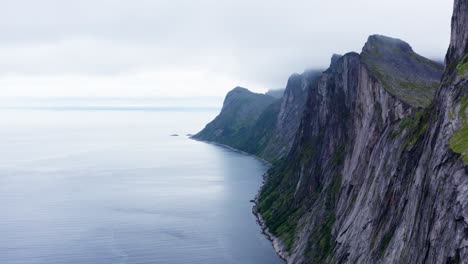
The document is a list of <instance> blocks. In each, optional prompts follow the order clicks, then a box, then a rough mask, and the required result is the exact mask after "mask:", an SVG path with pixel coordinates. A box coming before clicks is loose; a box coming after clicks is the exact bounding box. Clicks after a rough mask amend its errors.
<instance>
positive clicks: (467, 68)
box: [457, 54, 468, 77]
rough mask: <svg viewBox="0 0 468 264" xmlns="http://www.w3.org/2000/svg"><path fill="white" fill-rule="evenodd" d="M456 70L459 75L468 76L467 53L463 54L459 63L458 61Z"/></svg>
mask: <svg viewBox="0 0 468 264" xmlns="http://www.w3.org/2000/svg"><path fill="white" fill-rule="evenodd" d="M457 71H458V75H460V77H468V54H465V56H464V57H463V58H462V60H461V61H460V63H458V65H457Z"/></svg>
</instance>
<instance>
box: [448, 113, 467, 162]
mask: <svg viewBox="0 0 468 264" xmlns="http://www.w3.org/2000/svg"><path fill="white" fill-rule="evenodd" d="M450 148H451V149H452V151H453V152H455V153H458V154H460V155H462V158H463V162H465V163H468V124H467V122H466V121H465V122H463V125H462V127H460V128H459V129H458V130H457V131H456V132H455V133H453V135H452V137H451V138H450Z"/></svg>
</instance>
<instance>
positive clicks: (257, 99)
mask: <svg viewBox="0 0 468 264" xmlns="http://www.w3.org/2000/svg"><path fill="white" fill-rule="evenodd" d="M320 73H321V71H312V70H311V71H306V72H304V73H303V74H293V75H292V76H291V77H290V78H289V81H288V84H287V86H286V89H285V91H284V94H283V96H282V98H280V99H274V98H273V97H271V96H269V95H262V94H254V93H252V92H250V91H248V90H247V89H245V88H239V87H237V88H234V89H233V90H232V91H231V92H229V93H228V94H227V96H226V99H225V101H224V104H223V108H222V110H221V113H220V114H219V116H218V117H216V118H215V120H213V121H212V122H211V123H209V124H208V125H207V126H206V127H205V128H204V129H203V130H202V131H200V132H199V133H198V134H196V135H195V136H193V138H195V139H198V140H204V141H211V142H216V143H221V144H225V145H228V146H230V147H233V148H236V149H239V150H242V151H245V152H247V153H250V154H254V155H257V156H259V157H261V158H263V159H265V160H268V161H274V160H276V159H278V158H280V157H282V156H284V155H286V154H287V153H289V150H290V148H291V146H292V142H293V140H294V138H295V135H296V131H297V129H298V127H299V123H300V121H301V118H302V112H303V110H304V107H305V103H306V100H307V94H308V91H309V88H310V86H311V85H312V83H313V82H314V81H316V80H318V77H319V76H320Z"/></svg>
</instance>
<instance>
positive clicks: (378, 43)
mask: <svg viewBox="0 0 468 264" xmlns="http://www.w3.org/2000/svg"><path fill="white" fill-rule="evenodd" d="M395 49H398V50H401V51H403V52H408V51H413V49H412V48H411V46H410V45H409V44H408V43H407V42H405V41H403V40H401V39H397V38H391V37H387V36H383V35H370V36H369V38H368V39H367V42H366V44H365V45H364V48H363V49H362V51H363V52H372V51H381V50H395Z"/></svg>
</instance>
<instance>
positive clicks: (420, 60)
mask: <svg viewBox="0 0 468 264" xmlns="http://www.w3.org/2000/svg"><path fill="white" fill-rule="evenodd" d="M361 57H362V61H363V62H364V64H365V65H366V66H367V68H368V69H369V71H370V73H371V75H373V76H374V77H375V78H377V79H379V80H380V81H381V82H382V84H383V86H384V88H385V89H387V90H388V91H389V92H390V93H391V94H393V95H395V96H397V97H398V98H400V99H401V100H403V101H404V102H406V103H408V104H409V105H411V106H415V107H426V106H428V105H429V104H430V102H431V101H432V98H433V97H434V93H435V90H436V88H437V87H438V86H439V84H440V78H441V76H442V72H443V65H441V64H439V63H437V62H435V61H432V60H429V59H427V58H425V57H423V56H421V55H419V54H417V53H415V52H414V51H413V49H412V48H411V46H410V45H409V44H408V43H406V42H404V41H402V40H400V39H395V38H390V37H386V36H381V35H372V36H370V37H369V38H368V40H367V42H366V44H365V45H364V48H363V49H362V53H361Z"/></svg>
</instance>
